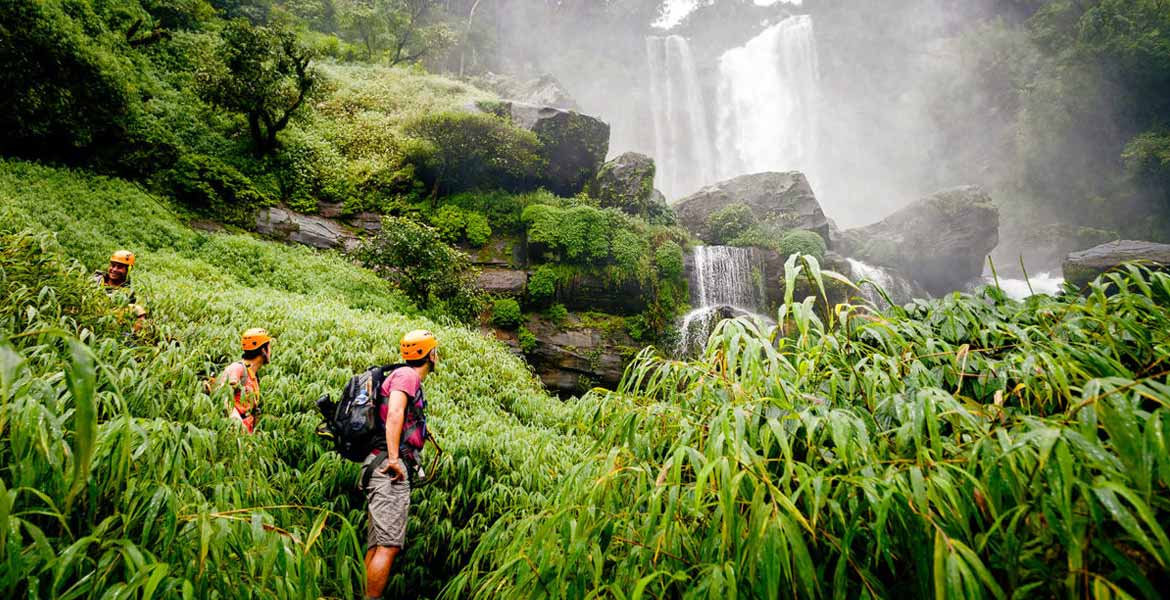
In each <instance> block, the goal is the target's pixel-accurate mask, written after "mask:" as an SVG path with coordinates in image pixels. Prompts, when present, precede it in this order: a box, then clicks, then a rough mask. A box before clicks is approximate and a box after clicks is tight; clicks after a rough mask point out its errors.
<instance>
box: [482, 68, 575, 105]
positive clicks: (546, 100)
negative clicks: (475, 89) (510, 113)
mask: <svg viewBox="0 0 1170 600" xmlns="http://www.w3.org/2000/svg"><path fill="white" fill-rule="evenodd" d="M474 83H475V84H476V85H477V86H479V87H482V88H486V89H489V90H491V91H493V92H495V93H497V94H499V95H500V96H502V97H504V98H512V99H514V100H517V101H519V102H525V103H528V104H536V105H540V106H552V107H555V108H559V109H562V110H575V111H580V110H581V107H580V106H578V105H577V101H576V100H574V99H573V97H572V96H571V95H569V92H568V90H566V89H565V86H563V85H561V82H560V81H558V80H557V78H555V77H553V76H552V75H547V74H546V75H540V76H538V77H535V78H533V79H518V78H516V77H511V76H509V75H502V74H499V73H490V72H489V73H487V74H486V75H483V76H481V77H477V78H476V79H475V80H474Z"/></svg>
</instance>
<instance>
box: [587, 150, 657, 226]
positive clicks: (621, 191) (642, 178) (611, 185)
mask: <svg viewBox="0 0 1170 600" xmlns="http://www.w3.org/2000/svg"><path fill="white" fill-rule="evenodd" d="M654 191H655V190H654V159H652V158H650V157H649V156H646V155H645V154H638V153H636V152H626V153H625V154H622V155H621V156H618V157H617V158H615V159H613V160H611V161H609V162H607V163H605V165H603V166H602V167H601V171H600V172H599V173H598V174H597V177H596V178H594V179H593V181H591V182H590V183H589V195H590V196H591V197H593V198H594V199H595V200H597V201H598V203H600V204H601V206H603V207H613V208H619V209H621V210H622V211H623V212H625V213H626V214H630V215H636V216H642V217H645V216H647V215H648V213H649V212H650V211H651V205H652V204H654V203H655V202H656V201H657V200H658V198H656V197H655V196H654Z"/></svg>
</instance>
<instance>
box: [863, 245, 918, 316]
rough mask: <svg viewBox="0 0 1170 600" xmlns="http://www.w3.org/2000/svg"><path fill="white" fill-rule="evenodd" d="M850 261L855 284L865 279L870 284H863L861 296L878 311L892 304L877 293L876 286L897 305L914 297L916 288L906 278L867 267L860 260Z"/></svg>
mask: <svg viewBox="0 0 1170 600" xmlns="http://www.w3.org/2000/svg"><path fill="white" fill-rule="evenodd" d="M847 260H848V261H849V268H850V269H851V270H852V271H853V281H854V283H860V282H861V281H862V280H863V279H864V280H866V281H867V282H868V283H861V292H860V294H859V295H860V296H861V297H862V298H865V299H866V300H868V301H869V302H870V303H871V304H873V305H874V306H876V307H877V308H878V309H881V310H885V309H887V308H889V307H890V303H889V302H886V299H885V298H884V297H882V295H881V294H880V293H879V292H878V291H877V288H875V287H874V286H875V285H876V286H878V287H880V288H881V289H882V290H884V291H885V292H886V294H887V295H889V297H890V300H893V301H894V302H897V303H902V302H909V301H910V299H911V298H913V297H914V288H913V286H911V285H910V282H909V281H906V280H905V279H904V278H902V277H899V276H897V275H894V274H893V273H890V272H889V271H887V270H885V269H883V268H881V267H874V266H871V265H867V264H865V263H863V262H861V261H860V260H855V259H852V258H850V259H847Z"/></svg>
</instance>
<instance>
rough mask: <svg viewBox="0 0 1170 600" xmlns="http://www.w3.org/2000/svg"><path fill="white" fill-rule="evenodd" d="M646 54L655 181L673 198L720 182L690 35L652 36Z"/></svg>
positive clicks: (657, 185)
mask: <svg viewBox="0 0 1170 600" xmlns="http://www.w3.org/2000/svg"><path fill="white" fill-rule="evenodd" d="M646 54H647V57H648V60H649V67H650V102H651V105H652V106H651V107H650V109H651V114H652V115H653V116H654V153H655V159H656V162H657V163H658V173H657V177H656V179H655V185H656V187H657V188H658V189H659V190H661V191H662V193H663V194H665V195H666V197H667V198H670V199H672V200H673V199H676V198H678V197H680V196H681V195H683V194H689V193H691V192H694V191H696V190H698V189H699V188H700V187H702V186H703V185H706V184H708V183H711V182H712V181H713V180H714V177H715V159H714V157H713V156H712V153H711V134H710V130H709V127H708V125H707V109H706V106H705V105H704V103H703V93H702V90H701V89H700V87H699V76H698V73H697V72H696V71H695V59H694V57H693V56H692V55H691V47H690V44H688V43H687V40H686V38H684V37H682V36H678V35H671V36H666V37H648V38H646Z"/></svg>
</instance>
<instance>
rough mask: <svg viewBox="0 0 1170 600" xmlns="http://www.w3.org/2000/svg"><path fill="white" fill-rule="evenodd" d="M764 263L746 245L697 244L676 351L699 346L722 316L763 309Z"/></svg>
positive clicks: (751, 312)
mask: <svg viewBox="0 0 1170 600" xmlns="http://www.w3.org/2000/svg"><path fill="white" fill-rule="evenodd" d="M763 274H764V265H763V264H762V261H760V260H758V258H757V255H756V254H755V253H754V252H753V251H752V250H750V249H748V248H733V247H730V246H699V247H697V248H695V268H694V272H693V273H692V276H691V302H692V305H693V306H696V307H697V308H695V310H692V311H691V312H690V313H689V314H687V316H686V317H684V318H683V323H682V327H681V329H680V332H679V333H680V337H679V353H680V354H682V355H688V354H693V353H694V352H695V351H697V350H698V349H700V348H702V346H703V344H704V343H705V342H706V340H707V336H708V335H710V334H711V329H712V327H713V326H714V325H715V323H716V321H717V317H719V316H721V315H742V314H751V315H754V314H757V313H759V312H761V311H762V310H763V306H764V290H763Z"/></svg>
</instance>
